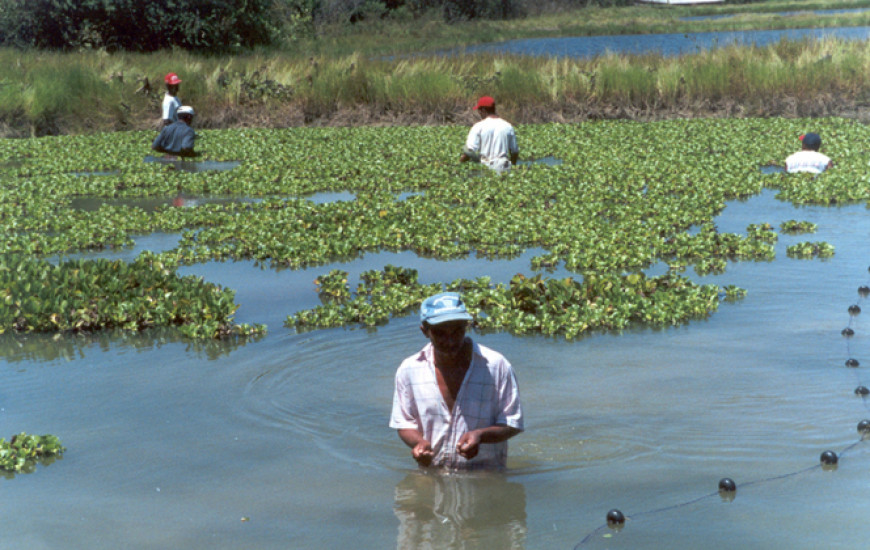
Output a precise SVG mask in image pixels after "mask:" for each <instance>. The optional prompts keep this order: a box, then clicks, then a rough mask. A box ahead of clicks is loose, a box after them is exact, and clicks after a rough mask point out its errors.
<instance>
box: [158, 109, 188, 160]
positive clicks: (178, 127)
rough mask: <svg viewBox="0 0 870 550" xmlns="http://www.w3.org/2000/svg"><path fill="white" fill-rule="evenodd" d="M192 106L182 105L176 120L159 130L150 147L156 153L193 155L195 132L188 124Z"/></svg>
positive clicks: (180, 155) (181, 155)
mask: <svg viewBox="0 0 870 550" xmlns="http://www.w3.org/2000/svg"><path fill="white" fill-rule="evenodd" d="M193 115H194V112H193V107H190V106H187V105H184V106H181V107H179V108H178V120H177V121H175V122H173V123H172V124H170V125H169V126H166V127H165V128H163V129H162V130H160V134H159V135H158V136H157V137H156V138H154V142H153V143H152V144H151V148H152V149H153V150H155V151H157V152H158V153H167V154H170V155H177V156H179V157H195V156H198V155H199V153H196V152H194V150H193V147H194V141H195V140H196V132H194V131H193V128H192V127H191V126H190V125H191V123H192V122H193Z"/></svg>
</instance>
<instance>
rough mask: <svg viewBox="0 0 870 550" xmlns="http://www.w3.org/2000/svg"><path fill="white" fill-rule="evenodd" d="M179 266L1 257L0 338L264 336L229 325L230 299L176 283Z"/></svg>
mask: <svg viewBox="0 0 870 550" xmlns="http://www.w3.org/2000/svg"><path fill="white" fill-rule="evenodd" d="M176 267H177V266H174V265H171V264H168V263H164V262H163V261H161V260H160V259H158V258H157V257H156V256H154V255H152V254H147V253H146V254H142V255H140V256H139V257H138V258H137V259H136V260H135V261H134V262H132V263H129V264H128V263H126V262H123V261H120V260H115V261H109V260H70V261H65V262H61V263H59V264H52V263H49V262H47V261H45V260H39V259H34V258H30V257H22V256H19V255H6V256H2V257H0V333H2V332H5V331H7V330H13V331H16V332H90V331H95V330H103V329H108V328H120V329H124V330H143V329H146V328H151V327H160V326H175V327H178V328H180V330H181V331H182V332H183V333H184V334H186V335H188V336H191V337H199V338H203V337H205V338H215V337H222V336H229V335H250V334H256V333H259V332H262V331H264V330H265V327H262V326H253V327H252V326H244V325H239V326H236V325H233V323H232V318H233V314H234V313H235V311H236V309H237V308H238V306H237V305H236V304H235V303H234V300H233V297H234V294H235V292H234V291H232V290H229V289H223V288H221V287H219V286H217V285H214V284H211V283H206V282H204V281H203V280H202V279H201V278H196V277H192V276H188V277H180V276H178V275H177V274H176V272H175V268H176Z"/></svg>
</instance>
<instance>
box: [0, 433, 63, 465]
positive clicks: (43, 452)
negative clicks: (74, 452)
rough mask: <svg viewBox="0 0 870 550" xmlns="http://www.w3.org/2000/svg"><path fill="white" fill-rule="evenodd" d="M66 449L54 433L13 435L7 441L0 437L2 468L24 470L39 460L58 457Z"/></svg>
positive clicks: (0, 462) (0, 463) (0, 461)
mask: <svg viewBox="0 0 870 550" xmlns="http://www.w3.org/2000/svg"><path fill="white" fill-rule="evenodd" d="M65 450H66V449H64V447H63V446H62V445H61V444H60V439H58V438H57V436H54V435H28V434H26V433H24V432H21V433H19V434H16V435H13V436H12V437H11V438H10V440H9V441H8V442H7V441H6V440H5V439H2V438H0V470H5V471H7V472H24V471H28V470H29V468H32V466H33V465H34V464H35V463H36V462H37V461H39V460H45V459H46V458H51V457H58V456H60V455H62V454H63V452H64V451H65Z"/></svg>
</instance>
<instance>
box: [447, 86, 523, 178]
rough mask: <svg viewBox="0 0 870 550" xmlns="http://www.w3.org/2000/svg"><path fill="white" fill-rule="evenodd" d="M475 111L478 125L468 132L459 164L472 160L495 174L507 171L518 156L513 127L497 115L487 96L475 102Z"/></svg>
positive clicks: (492, 101) (491, 100) (490, 99)
mask: <svg viewBox="0 0 870 550" xmlns="http://www.w3.org/2000/svg"><path fill="white" fill-rule="evenodd" d="M474 109H475V110H476V111H477V112H478V113H479V114H480V121H479V122H477V123H476V124H475V125H474V126H472V127H471V130H470V131H469V132H468V138H466V140H465V147H464V148H463V149H462V154H461V155H460V156H459V162H468V161H469V160H473V161H476V162H480V163H482V164H485V165H486V166H488V167H490V168H492V169H493V170H495V171H496V172H498V173H502V172H505V171H507V170H510V168H511V165H512V164H516V163H517V159H519V156H520V149H519V147H518V146H517V134H516V132H515V131H514V127H513V126H512V125H511V123H510V122H508V121H506V120H505V119H503V118H501V117H500V116H498V115H497V114H496V112H495V100H494V99H493V98H491V97H490V96H483V97H481V98H480V99H479V100H477V105H475V106H474Z"/></svg>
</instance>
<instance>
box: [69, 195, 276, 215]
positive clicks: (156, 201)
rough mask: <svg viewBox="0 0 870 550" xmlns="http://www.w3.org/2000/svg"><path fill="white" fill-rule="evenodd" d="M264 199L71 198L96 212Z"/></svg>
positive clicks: (78, 206) (75, 204)
mask: <svg viewBox="0 0 870 550" xmlns="http://www.w3.org/2000/svg"><path fill="white" fill-rule="evenodd" d="M260 201H262V199H259V198H252V197H212V196H200V197H192V196H185V195H178V196H175V197H127V198H106V197H75V198H73V199H71V200H70V207H71V208H74V209H76V210H84V211H86V212H94V211H97V210H99V209H100V208H103V207H110V208H141V209H142V210H145V211H146V212H148V211H152V210H157V209H160V208H168V207H174V208H195V207H197V206H202V205H205V204H229V203H253V202H260Z"/></svg>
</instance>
